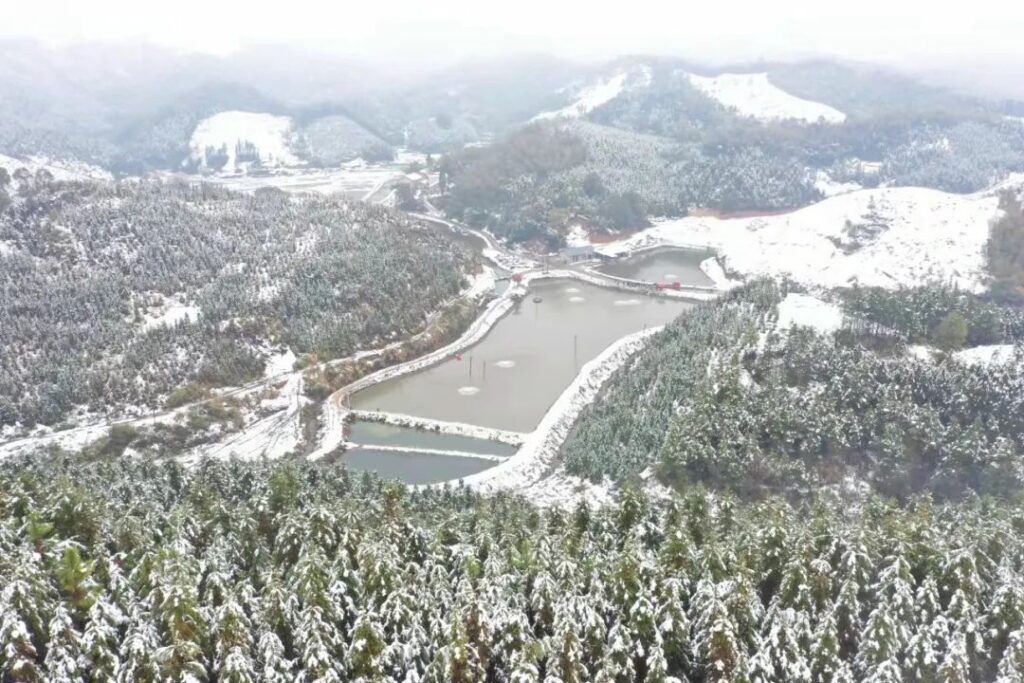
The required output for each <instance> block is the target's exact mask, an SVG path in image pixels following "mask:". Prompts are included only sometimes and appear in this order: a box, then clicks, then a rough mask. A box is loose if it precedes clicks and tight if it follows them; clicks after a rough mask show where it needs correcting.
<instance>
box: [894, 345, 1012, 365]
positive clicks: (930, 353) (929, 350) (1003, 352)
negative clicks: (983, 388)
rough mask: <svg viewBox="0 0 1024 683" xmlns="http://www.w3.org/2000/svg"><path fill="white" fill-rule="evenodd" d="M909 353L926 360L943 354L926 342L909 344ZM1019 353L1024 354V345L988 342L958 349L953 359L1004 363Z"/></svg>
mask: <svg viewBox="0 0 1024 683" xmlns="http://www.w3.org/2000/svg"><path fill="white" fill-rule="evenodd" d="M907 353H908V354H910V355H911V356H913V357H914V358H917V359H918V360H924V361H934V360H937V359H939V358H940V357H941V356H942V352H941V351H940V350H939V349H937V348H935V347H934V346H927V345H925V344H914V345H913V346H909V347H907ZM1017 354H1024V347H1021V346H1015V345H1013V344H988V345H984V346H974V347H971V348H969V349H963V350H961V351H956V352H955V353H953V359H954V360H956V361H957V362H959V363H962V364H964V365H1003V364H1006V363H1009V362H1010V361H1011V360H1013V359H1014V357H1015V356H1016V355H1017Z"/></svg>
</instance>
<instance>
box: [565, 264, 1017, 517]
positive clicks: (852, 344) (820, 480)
mask: <svg viewBox="0 0 1024 683" xmlns="http://www.w3.org/2000/svg"><path fill="white" fill-rule="evenodd" d="M786 294H787V291H786V285H785V284H783V285H779V284H777V283H775V282H773V281H770V280H763V281H756V282H754V283H752V284H750V285H747V286H745V287H744V288H742V289H739V290H736V291H735V292H733V293H731V294H730V295H729V296H727V297H724V298H721V299H719V300H718V301H715V302H711V303H707V304H703V305H701V306H700V307H698V308H697V309H695V310H694V311H692V312H691V313H689V314H687V315H685V316H681V317H680V318H679V319H677V320H676V321H675V322H674V323H672V324H671V325H669V326H668V327H667V328H666V329H665V330H664V331H663V332H661V333H660V334H658V335H657V336H656V337H655V338H654V339H653V340H652V341H651V343H650V344H649V345H648V346H647V347H646V348H645V349H644V350H643V351H642V352H641V353H640V354H638V355H637V356H636V357H635V358H634V359H633V360H632V361H631V362H630V363H629V364H628V365H627V366H626V367H624V368H623V369H621V370H620V371H619V372H618V373H617V374H616V375H615V376H614V377H613V378H612V380H611V382H610V384H609V386H608V387H607V388H606V389H605V392H604V394H603V396H602V397H601V398H600V399H599V400H598V401H596V402H595V403H594V404H593V405H592V406H591V407H590V408H589V409H588V411H587V412H586V413H585V414H584V416H583V417H582V418H581V420H580V422H579V424H578V425H577V429H576V431H575V433H574V435H573V436H572V437H571V438H570V439H569V441H568V443H567V444H566V446H565V457H566V465H567V468H568V470H569V471H570V472H572V473H575V474H579V475H581V476H587V477H590V478H592V479H594V480H595V481H600V480H601V479H602V478H603V477H605V476H611V477H612V478H613V479H615V480H618V481H629V480H633V479H636V478H638V477H640V476H641V475H644V474H654V475H655V476H656V477H657V478H658V479H659V480H660V481H661V482H662V483H664V484H667V485H669V486H671V487H674V488H677V489H679V490H686V489H687V488H689V487H690V486H692V485H696V484H701V485H705V486H708V487H711V488H713V489H723V490H731V491H734V492H736V493H738V494H740V495H742V496H744V497H753V498H762V497H765V496H768V495H772V494H781V495H787V496H801V495H806V494H807V493H808V492H809V491H813V490H816V489H818V488H821V487H823V486H831V487H835V488H836V489H838V490H845V491H848V492H849V491H851V490H852V491H854V492H855V491H858V490H859V489H860V487H861V486H862V485H867V486H869V487H870V488H871V489H873V490H875V491H877V492H879V493H882V494H884V495H888V496H893V497H895V498H897V499H900V500H907V499H908V498H909V497H911V496H913V495H915V494H919V493H922V492H927V493H930V494H931V495H933V496H935V497H936V498H939V499H961V498H964V497H970V496H987V495H993V496H997V497H998V496H1002V497H1008V498H1011V499H1015V498H1016V497H1017V496H1019V495H1020V492H1021V487H1022V485H1024V471H1022V469H1021V465H1020V458H1021V453H1022V452H1024V410H1022V406H1024V357H1022V356H1021V355H1020V354H1019V353H1017V354H1013V353H1012V352H1011V355H1010V357H1009V358H1008V359H1006V360H1005V362H998V363H997V362H993V363H988V364H986V363H974V364H971V363H969V362H966V361H964V360H962V359H960V358H958V357H957V355H956V352H957V351H959V350H961V349H962V348H963V347H965V346H967V347H990V346H992V345H999V344H1010V345H1012V344H1016V345H1017V346H1016V348H1017V349H1019V348H1020V344H1021V342H1022V340H1024V314H1022V313H1021V312H1020V311H1019V310H1017V309H1013V308H1007V307H1004V306H1001V305H998V304H994V303H990V302H985V301H982V300H979V299H977V298H975V297H973V296H970V295H967V294H963V293H960V292H956V291H954V290H946V289H941V288H923V289H918V290H909V291H901V292H890V291H885V290H877V289H865V290H861V289H855V290H850V291H847V292H846V293H845V296H844V298H843V301H842V305H843V324H842V326H841V327H840V329H837V330H835V331H824V332H822V331H817V330H814V329H811V328H804V327H800V326H795V327H793V328H789V329H779V326H778V325H777V322H778V320H777V318H778V310H779V304H780V303H781V302H782V301H783V298H784V297H785V296H786ZM922 344H924V345H927V346H926V348H927V347H932V348H934V349H935V353H934V354H933V355H930V356H927V357H922V356H921V355H919V354H914V353H912V350H913V348H914V347H915V346H917V345H922Z"/></svg>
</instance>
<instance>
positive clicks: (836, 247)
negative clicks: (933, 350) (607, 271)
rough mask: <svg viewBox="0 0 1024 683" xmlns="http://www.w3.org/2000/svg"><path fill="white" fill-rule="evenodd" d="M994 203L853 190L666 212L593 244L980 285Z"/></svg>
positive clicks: (834, 278)
mask: <svg viewBox="0 0 1024 683" xmlns="http://www.w3.org/2000/svg"><path fill="white" fill-rule="evenodd" d="M997 203H998V200H997V197H996V195H995V193H994V192H983V193H978V194H973V195H955V194H948V193H945V192H939V191H938V190H928V189H923V188H914V187H906V188H882V189H873V190H861V191H856V192H850V193H848V194H844V195H840V196H836V197H832V198H829V199H826V200H824V201H822V202H819V203H817V204H814V205H812V206H809V207H806V208H804V209H800V210H797V211H793V212H791V213H787V214H781V215H773V216H759V217H753V218H734V219H718V218H709V217H687V218H682V219H678V220H671V221H665V222H662V223H659V224H657V225H655V226H654V227H652V228H649V229H647V230H644V231H642V232H640V233H637V234H636V235H633V236H632V237H630V238H629V239H627V240H623V241H620V242H617V243H612V244H609V245H607V246H605V247H602V251H604V252H605V253H608V254H616V253H622V252H625V251H629V250H632V249H637V248H640V247H643V246H647V245H652V244H660V243H663V244H673V245H681V246H693V247H706V248H712V249H715V250H717V251H718V252H719V254H720V256H721V258H722V261H723V265H724V266H725V268H726V270H727V271H730V272H731V273H734V274H739V275H742V276H753V275H760V274H767V275H774V276H786V277H790V278H792V279H793V280H795V281H797V282H801V283H804V284H809V285H817V286H824V287H840V286H848V285H852V284H854V283H858V284H861V285H874V286H881V287H889V288H892V287H898V286H913V285H919V284H921V283H926V282H941V283H947V284H955V285H956V286H958V287H960V288H962V289H965V290H969V291H980V290H982V289H984V286H985V279H986V276H985V272H984V254H983V250H984V246H985V243H986V241H987V240H988V235H989V221H990V220H991V219H992V218H993V216H994V215H995V213H996V209H997Z"/></svg>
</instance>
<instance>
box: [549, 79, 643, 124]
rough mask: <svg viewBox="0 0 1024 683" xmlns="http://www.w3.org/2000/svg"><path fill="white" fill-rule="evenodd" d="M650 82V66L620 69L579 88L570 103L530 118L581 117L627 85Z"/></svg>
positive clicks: (619, 92) (639, 85)
mask: <svg viewBox="0 0 1024 683" xmlns="http://www.w3.org/2000/svg"><path fill="white" fill-rule="evenodd" d="M650 83H651V69H650V67H647V66H641V67H638V68H636V69H634V70H627V71H621V70H620V71H617V72H616V73H614V74H612V75H610V76H608V77H606V78H603V79H601V80H599V81H597V82H596V83H592V84H590V85H588V86H586V87H584V88H582V89H580V90H579V91H578V92H577V93H576V97H575V99H574V100H573V102H572V103H570V104H568V105H566V106H564V107H562V108H561V109H556V110H555V111H546V112H542V113H540V114H537V115H536V116H534V117H533V119H532V120H533V121H543V120H545V119H574V118H581V117H584V116H586V115H587V114H589V113H591V112H592V111H594V110H595V109H597V108H598V107H601V106H603V105H605V104H608V103H609V102H611V101H612V100H614V99H615V98H616V97H619V96H620V95H621V94H622V93H623V92H624V91H625V90H626V89H627V87H629V86H633V85H635V86H637V87H643V86H647V85H650Z"/></svg>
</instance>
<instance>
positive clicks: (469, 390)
mask: <svg viewBox="0 0 1024 683" xmlns="http://www.w3.org/2000/svg"><path fill="white" fill-rule="evenodd" d="M479 393H480V387H459V395H460V396H475V395H476V394H479Z"/></svg>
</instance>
